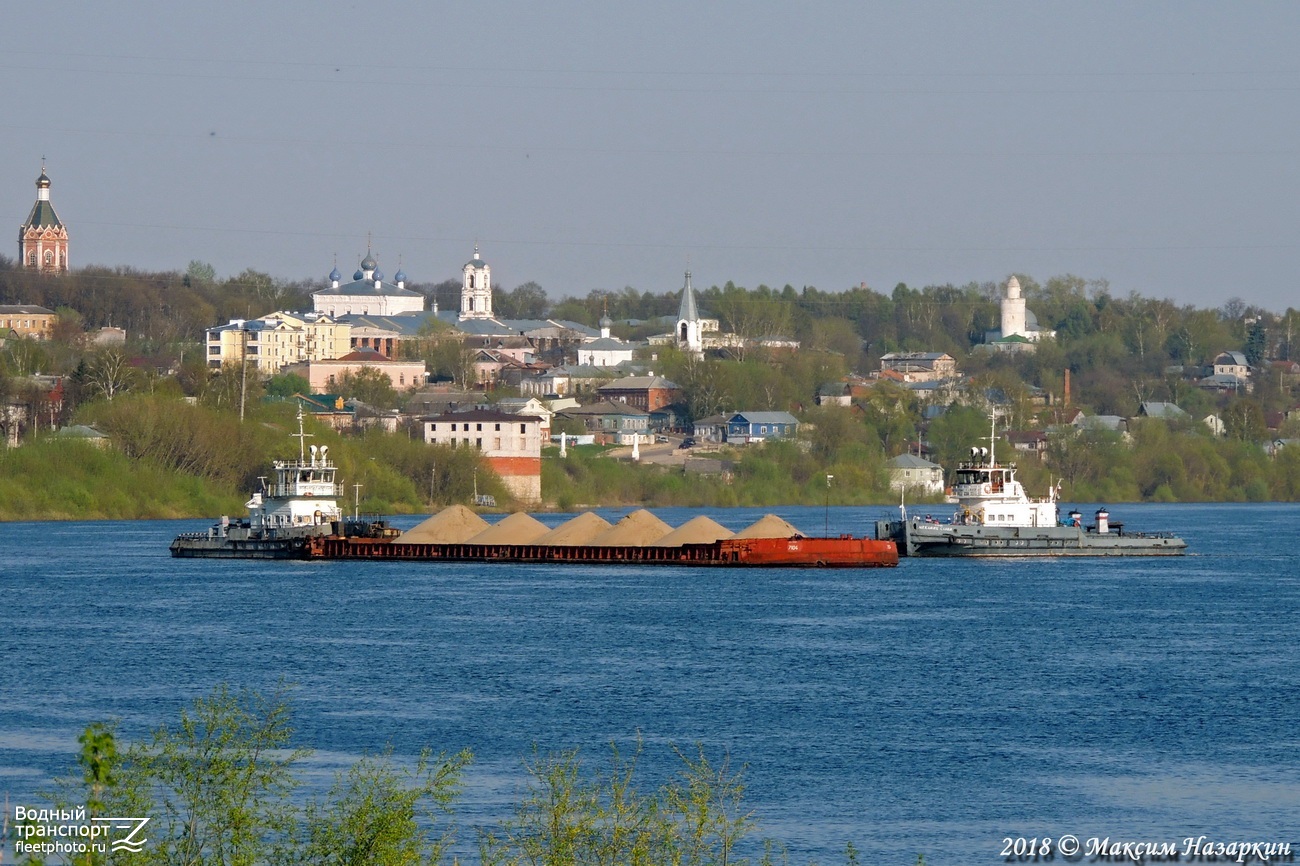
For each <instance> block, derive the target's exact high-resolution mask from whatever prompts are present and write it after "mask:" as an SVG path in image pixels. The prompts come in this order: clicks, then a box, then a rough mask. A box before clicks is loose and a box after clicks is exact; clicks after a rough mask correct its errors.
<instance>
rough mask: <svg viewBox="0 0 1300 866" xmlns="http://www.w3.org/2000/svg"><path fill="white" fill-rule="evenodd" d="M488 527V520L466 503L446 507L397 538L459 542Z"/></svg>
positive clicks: (440, 542) (433, 541)
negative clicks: (469, 507)
mask: <svg viewBox="0 0 1300 866" xmlns="http://www.w3.org/2000/svg"><path fill="white" fill-rule="evenodd" d="M487 528H488V522H487V521H486V520H484V519H483V518H481V517H479V516H478V515H477V514H475V513H474V512H473V511H470V510H469V509H468V508H466V507H465V506H464V505H453V506H451V507H449V508H444V509H443V510H442V511H439V512H438V513H437V514H435V515H433V516H432V517H430V518H429V519H428V520H425V521H424V522H423V523H420V524H418V525H416V526H413V527H411V528H410V529H408V530H406V531H405V532H403V533H402V534H401V535H399V536H398V537H397V540H398V541H399V542H400V541H406V542H411V543H414V544H459V543H460V542H462V541H468V540H469V539H471V538H473V537H474V536H475V535H478V534H479V533H480V532H482V531H483V530H485V529H487Z"/></svg>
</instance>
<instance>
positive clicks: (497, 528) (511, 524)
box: [470, 511, 551, 544]
mask: <svg viewBox="0 0 1300 866" xmlns="http://www.w3.org/2000/svg"><path fill="white" fill-rule="evenodd" d="M550 531H551V530H550V527H548V526H547V525H546V524H545V523H542V522H541V521H540V520H538V519H537V518H536V517H533V516H532V515H531V514H525V513H524V512H522V511H516V512H515V513H514V514H510V515H507V516H506V517H503V518H502V519H501V520H498V521H497V522H496V523H494V524H492V525H491V526H489V527H488V528H487V529H485V530H483V531H482V532H480V533H479V534H478V535H476V536H474V537H473V538H471V539H470V543H471V544H531V543H532V542H533V541H535V540H536V539H538V538H541V537H542V536H543V535H545V534H546V533H548V532H550Z"/></svg>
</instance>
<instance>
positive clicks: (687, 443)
mask: <svg viewBox="0 0 1300 866" xmlns="http://www.w3.org/2000/svg"><path fill="white" fill-rule="evenodd" d="M678 447H679V448H694V447H695V437H694V436H687V437H686V438H685V439H683V440H682V444H681V445H680V446H678Z"/></svg>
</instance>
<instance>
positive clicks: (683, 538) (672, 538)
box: [653, 514, 732, 547]
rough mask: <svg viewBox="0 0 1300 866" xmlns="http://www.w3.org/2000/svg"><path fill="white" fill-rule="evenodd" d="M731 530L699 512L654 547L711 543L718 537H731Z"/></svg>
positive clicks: (655, 543)
mask: <svg viewBox="0 0 1300 866" xmlns="http://www.w3.org/2000/svg"><path fill="white" fill-rule="evenodd" d="M731 535H732V532H731V530H730V529H728V528H727V527H725V526H722V525H721V524H719V523H718V522H717V521H715V520H713V519H711V518H709V517H706V516H704V515H703V514H701V515H700V516H699V517H692V518H691V519H690V520H688V521H686V522H685V523H683V524H682V525H681V526H679V527H677V528H676V529H674V530H673V531H672V532H670V533H668V534H667V535H665V536H664V537H663V538H661V539H659V540H658V541H656V542H654V544H653V546H654V547H681V546H682V545H683V544H712V543H713V542H715V541H717V540H718V539H720V538H731Z"/></svg>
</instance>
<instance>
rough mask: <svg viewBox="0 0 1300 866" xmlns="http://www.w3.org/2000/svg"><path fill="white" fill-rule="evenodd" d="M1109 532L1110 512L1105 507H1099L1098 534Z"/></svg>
mask: <svg viewBox="0 0 1300 866" xmlns="http://www.w3.org/2000/svg"><path fill="white" fill-rule="evenodd" d="M1108 532H1110V512H1109V511H1107V510H1106V509H1105V508H1098V509H1097V534H1098V535H1105V534H1106V533H1108ZM1121 534H1122V533H1121Z"/></svg>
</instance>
